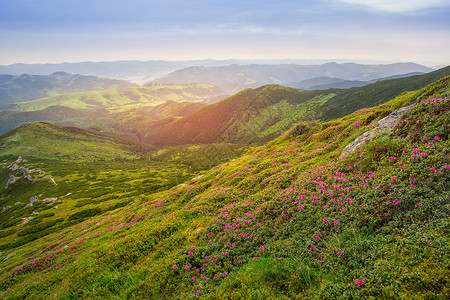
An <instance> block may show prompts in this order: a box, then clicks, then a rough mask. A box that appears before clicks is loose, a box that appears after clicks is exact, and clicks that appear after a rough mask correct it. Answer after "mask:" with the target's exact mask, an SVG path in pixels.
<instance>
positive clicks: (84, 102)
mask: <svg viewBox="0 0 450 300" xmlns="http://www.w3.org/2000/svg"><path fill="white" fill-rule="evenodd" d="M224 97H225V96H224V95H223V92H222V91H221V90H220V89H218V88H217V87H214V86H211V85H208V84H188V85H162V84H149V85H146V86H142V87H127V88H121V89H112V90H103V91H91V92H80V93H69V94H64V95H60V96H53V97H48V98H42V99H35V100H30V101H22V102H17V103H8V104H4V105H3V106H0V121H1V122H0V133H5V132H7V131H9V130H12V129H14V128H16V127H17V126H20V125H21V124H24V123H27V122H35V121H43V122H55V123H57V124H61V125H71V126H78V127H89V126H93V125H97V123H103V121H101V120H104V119H108V120H111V119H114V118H115V117H116V114H117V113H120V112H126V111H133V110H136V109H142V108H143V109H145V110H147V111H148V110H151V109H152V108H153V107H155V109H156V110H161V109H162V108H161V107H159V108H158V107H157V106H158V105H160V104H164V103H166V102H167V101H172V102H170V103H172V105H169V104H167V108H166V112H165V114H164V113H162V112H160V113H159V114H157V113H156V111H155V112H154V113H153V115H151V116H150V117H152V118H154V117H157V116H159V117H161V118H162V117H168V116H172V115H171V114H170V110H174V113H175V115H176V116H179V115H180V113H181V112H180V110H181V107H182V106H183V105H184V106H186V104H183V105H182V106H180V107H179V108H178V111H176V109H175V108H174V106H177V105H176V104H175V103H173V102H196V103H211V102H216V101H219V100H221V99H223V98H224ZM169 106H170V107H171V109H169V108H168V107H169ZM188 106H189V105H188ZM197 107H198V105H197ZM185 108H186V107H185ZM186 111H187V112H193V110H192V109H186ZM181 115H183V114H181ZM108 122H109V121H108Z"/></svg>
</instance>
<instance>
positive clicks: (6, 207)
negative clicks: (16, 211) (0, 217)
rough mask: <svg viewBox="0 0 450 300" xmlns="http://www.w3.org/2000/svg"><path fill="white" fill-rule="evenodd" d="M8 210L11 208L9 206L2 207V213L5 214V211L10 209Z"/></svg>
mask: <svg viewBox="0 0 450 300" xmlns="http://www.w3.org/2000/svg"><path fill="white" fill-rule="evenodd" d="M10 208H11V205H7V206H5V207H3V209H2V213H3V212H5V211H7V210H8V209H10Z"/></svg>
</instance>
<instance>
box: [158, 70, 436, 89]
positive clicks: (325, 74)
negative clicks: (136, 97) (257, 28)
mask: <svg viewBox="0 0 450 300" xmlns="http://www.w3.org/2000/svg"><path fill="white" fill-rule="evenodd" d="M430 71H432V69H430V68H428V67H425V66H422V65H418V64H415V63H395V64H388V65H362V64H356V63H344V64H338V63H326V64H322V65H294V64H282V65H261V64H252V65H237V64H234V65H229V66H219V67H204V66H201V67H188V68H184V69H181V70H177V71H175V72H173V73H170V74H168V75H166V76H164V77H162V78H158V79H155V80H154V81H153V82H159V83H165V84H167V83H194V82H205V83H209V84H213V85H215V86H218V87H220V88H221V89H223V90H224V91H225V92H227V93H236V92H239V91H241V90H243V89H246V88H256V87H260V86H263V85H266V84H280V85H288V86H289V85H291V86H292V84H291V83H292V82H300V84H302V82H303V81H305V80H311V79H312V78H314V79H315V81H317V83H316V84H319V85H320V84H323V83H325V84H330V83H336V82H340V81H355V80H357V81H361V85H363V83H362V81H371V80H375V79H379V78H383V77H388V76H394V75H399V74H407V73H413V72H416V73H417V72H419V73H427V72H430ZM317 78H319V79H317ZM326 78H336V79H335V80H331V81H330V79H328V81H326V80H325V81H320V79H322V80H323V79H326ZM303 83H304V82H303ZM313 83H314V80H313ZM308 84H309V83H308ZM316 84H312V85H316ZM353 84H354V83H353ZM294 85H295V84H294ZM351 86H352V87H353V86H354V85H351ZM294 87H296V88H298V87H300V86H294ZM309 87H311V86H309Z"/></svg>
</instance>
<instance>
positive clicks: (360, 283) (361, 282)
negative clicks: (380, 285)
mask: <svg viewBox="0 0 450 300" xmlns="http://www.w3.org/2000/svg"><path fill="white" fill-rule="evenodd" d="M355 284H356V285H357V286H362V285H363V284H364V280H362V279H356V281H355Z"/></svg>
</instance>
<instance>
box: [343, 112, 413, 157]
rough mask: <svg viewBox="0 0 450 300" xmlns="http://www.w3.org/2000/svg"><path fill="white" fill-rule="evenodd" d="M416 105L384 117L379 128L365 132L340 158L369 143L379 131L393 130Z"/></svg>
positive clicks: (345, 149)
mask: <svg viewBox="0 0 450 300" xmlns="http://www.w3.org/2000/svg"><path fill="white" fill-rule="evenodd" d="M415 105H416V103H413V104H411V105H408V106H404V107H401V108H399V109H397V110H394V111H393V112H392V113H390V114H389V115H388V116H386V117H384V118H383V119H381V120H380V121H378V126H377V128H374V129H371V130H369V131H366V132H364V133H363V134H361V135H360V136H358V137H357V138H356V139H355V140H354V141H353V142H351V143H350V144H348V145H347V146H346V147H345V148H344V150H342V152H341V155H340V156H339V157H340V158H342V157H344V156H346V155H348V154H350V153H352V152H354V151H355V150H356V149H358V147H359V146H361V145H362V144H364V143H365V142H367V141H368V140H369V139H370V138H371V137H372V135H373V133H374V132H375V131H376V130H379V129H385V128H392V127H394V125H395V124H396V123H397V121H398V120H399V119H400V118H401V117H402V116H403V115H404V114H406V113H407V112H408V111H410V110H411V108H413V107H414V106H415Z"/></svg>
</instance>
